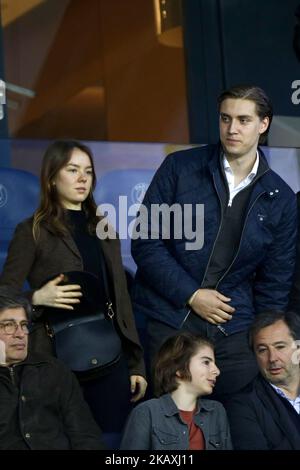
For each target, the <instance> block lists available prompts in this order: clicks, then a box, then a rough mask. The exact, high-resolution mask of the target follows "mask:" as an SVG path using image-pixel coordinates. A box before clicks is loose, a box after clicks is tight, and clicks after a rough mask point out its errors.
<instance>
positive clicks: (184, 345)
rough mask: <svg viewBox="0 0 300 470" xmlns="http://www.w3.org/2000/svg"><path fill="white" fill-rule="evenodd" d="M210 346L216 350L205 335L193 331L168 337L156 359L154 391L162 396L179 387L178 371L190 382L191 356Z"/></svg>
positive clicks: (181, 376)
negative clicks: (193, 333)
mask: <svg viewBox="0 0 300 470" xmlns="http://www.w3.org/2000/svg"><path fill="white" fill-rule="evenodd" d="M203 346H208V347H210V348H211V349H212V350H214V344H213V343H212V341H210V340H209V339H208V338H206V337H204V336H198V335H192V334H191V333H179V334H177V335H175V336H171V337H170V338H168V339H167V340H166V341H165V342H164V343H163V345H162V346H161V348H160V349H159V351H158V353H157V355H156V358H155V361H154V393H155V395H156V396H158V397H159V396H161V395H163V394H164V393H171V392H173V391H174V390H176V389H177V388H178V381H177V375H176V373H177V372H179V373H180V378H181V379H182V380H186V381H188V382H190V381H191V380H192V377H191V373H190V368H189V365H190V361H191V358H192V357H193V356H194V355H195V354H197V352H198V350H199V349H200V348H201V347H203Z"/></svg>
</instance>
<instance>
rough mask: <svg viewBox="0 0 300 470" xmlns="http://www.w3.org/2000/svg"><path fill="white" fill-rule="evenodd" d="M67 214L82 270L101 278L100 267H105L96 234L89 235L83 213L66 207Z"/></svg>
mask: <svg viewBox="0 0 300 470" xmlns="http://www.w3.org/2000/svg"><path fill="white" fill-rule="evenodd" d="M67 214H68V220H69V223H70V228H71V233H72V237H73V239H74V241H75V243H76V245H77V248H78V250H79V252H80V254H81V258H82V261H83V268H84V271H88V272H89V273H92V274H94V275H95V276H97V277H99V278H100V279H102V277H103V274H102V273H103V271H102V269H103V267H104V269H105V261H104V257H103V253H102V250H101V247H100V244H99V243H98V240H97V237H96V235H91V234H90V233H89V231H88V227H87V219H86V215H85V213H84V212H83V211H76V210H71V209H68V210H67ZM101 266H102V268H101Z"/></svg>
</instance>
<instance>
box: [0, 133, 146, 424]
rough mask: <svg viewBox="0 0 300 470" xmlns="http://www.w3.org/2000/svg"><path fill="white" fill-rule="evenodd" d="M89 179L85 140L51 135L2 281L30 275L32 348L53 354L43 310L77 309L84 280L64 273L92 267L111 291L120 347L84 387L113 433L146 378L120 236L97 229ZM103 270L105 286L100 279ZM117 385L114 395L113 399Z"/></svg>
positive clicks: (17, 281) (18, 282) (17, 282)
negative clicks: (36, 191) (34, 200)
mask: <svg viewBox="0 0 300 470" xmlns="http://www.w3.org/2000/svg"><path fill="white" fill-rule="evenodd" d="M95 185H96V175H95V169H94V163H93V156H92V153H91V151H90V149H89V148H88V147H87V146H85V145H83V144H82V143H80V142H77V141H56V142H54V143H53V144H51V145H50V146H49V147H48V149H47V151H46V153H45V155H44V159H43V163H42V169H41V198H40V205H39V207H38V209H37V210H36V212H35V213H34V214H33V217H31V218H30V219H26V220H25V221H23V222H22V223H20V224H19V225H18V226H17V228H16V231H15V234H14V237H13V239H12V241H11V243H10V246H9V250H8V256H7V260H6V263H5V265H4V268H3V272H2V274H1V276H0V284H1V285H7V286H10V287H13V288H15V289H18V290H22V288H23V285H24V282H25V281H28V283H29V285H30V289H31V291H30V292H29V293H28V295H29V297H30V299H31V302H32V305H33V309H34V322H33V328H32V333H31V340H30V341H31V350H35V351H38V352H39V353H41V352H44V353H47V354H53V342H52V340H51V338H50V337H49V335H48V334H47V328H46V327H47V325H46V321H45V312H46V311H47V314H48V315H49V312H50V317H51V309H54V308H55V309H56V310H57V309H60V310H61V315H63V314H64V312H70V311H72V310H75V309H76V307H77V306H78V305H79V304H80V301H81V299H82V298H83V297H82V288H81V287H82V286H81V285H80V284H74V283H70V284H68V283H63V280H64V275H63V273H66V272H74V271H77V272H83V271H84V272H88V273H91V274H92V275H93V276H94V277H96V278H97V279H99V291H102V292H105V291H106V290H107V289H108V290H109V295H110V298H111V299H112V304H113V310H114V312H115V317H114V325H115V329H116V331H117V333H118V335H119V337H120V339H121V344H122V352H123V353H122V355H121V359H120V360H119V361H117V362H116V364H114V365H113V366H112V367H110V368H109V372H108V371H106V372H105V373H103V372H102V373H101V372H100V375H99V376H98V377H97V378H93V380H90V381H87V382H86V383H85V384H84V385H83V389H84V394H85V397H86V399H87V401H88V402H89V404H90V406H91V408H92V411H93V412H94V415H95V418H96V419H97V421H98V423H99V424H100V426H101V427H102V429H103V430H104V431H109V432H113V431H119V430H120V428H121V427H122V424H123V422H124V420H125V419H126V414H127V412H128V403H129V402H130V401H133V402H134V401H137V400H139V399H140V398H142V397H143V396H144V394H145V390H146V386H147V382H146V380H145V378H144V377H145V369H144V362H143V351H142V348H141V345H140V342H139V338H138V334H137V331H136V327H135V323H134V318H133V314H132V310H131V304H130V299H129V295H128V291H127V285H126V277H125V273H124V270H123V267H122V262H121V253H120V243H119V240H118V238H117V237H110V238H107V239H105V240H100V239H99V238H97V236H96V226H97V223H98V222H99V220H100V218H99V217H98V216H97V215H96V209H97V207H96V203H95V201H94V198H93V190H94V188H95ZM109 233H111V230H109V232H108V234H109ZM103 273H104V275H103ZM103 276H104V277H105V278H107V285H108V287H107V286H106V290H105V286H103V285H100V284H101V283H103V282H104V281H103ZM116 390H118V399H117V400H116V399H115V400H112V394H113V393H115V392H116ZM50 393H51V392H50Z"/></svg>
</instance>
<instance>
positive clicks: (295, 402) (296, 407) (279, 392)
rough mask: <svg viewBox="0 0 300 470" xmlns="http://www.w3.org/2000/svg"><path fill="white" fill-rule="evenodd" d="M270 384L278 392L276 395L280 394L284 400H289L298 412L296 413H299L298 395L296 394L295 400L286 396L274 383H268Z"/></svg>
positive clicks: (299, 402) (299, 397)
mask: <svg viewBox="0 0 300 470" xmlns="http://www.w3.org/2000/svg"><path fill="white" fill-rule="evenodd" d="M270 385H272V387H273V388H274V390H275V392H276V393H278V395H280V396H281V397H283V398H285V399H286V400H288V401H289V402H290V404H291V405H292V407H293V408H294V410H295V411H296V412H297V413H298V415H299V414H300V395H298V396H297V397H296V398H295V400H292V399H291V398H289V397H287V396H286V394H285V393H284V391H283V390H281V388H279V387H276V385H273V384H271V383H270Z"/></svg>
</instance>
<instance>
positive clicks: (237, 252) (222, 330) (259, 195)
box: [215, 191, 266, 336]
mask: <svg viewBox="0 0 300 470" xmlns="http://www.w3.org/2000/svg"><path fill="white" fill-rule="evenodd" d="M265 193H266V191H263V192H262V193H260V194H258V195H257V197H256V198H255V200H254V201H253V203H252V204H251V206H250V208H249V210H248V212H247V215H246V218H245V222H244V226H243V230H242V233H241V238H240V243H239V246H238V249H237V251H236V254H235V257H234V258H233V260H232V262H231V263H230V266H229V267H228V268H227V269H226V271H225V273H223V275H222V276H221V277H220V279H219V280H218V282H217V284H216V287H215V290H217V289H218V286H219V284H220V282H221V281H222V280H223V279H224V277H225V276H226V275H227V274H228V272H229V271H230V269H231V267H232V265H233V263H234V262H235V260H236V259H237V257H238V254H239V251H240V247H241V244H242V238H243V234H244V231H245V227H246V222H247V219H248V216H249V213H250V211H251V210H252V207H253V206H254V204H255V203H256V201H257V200H258V199H259V198H260V197H261V196H262V195H263V194H265ZM217 328H218V329H219V330H220V331H221V332H222V333H223V334H224V335H225V336H228V333H226V330H225V328H223V326H221V325H217Z"/></svg>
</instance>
